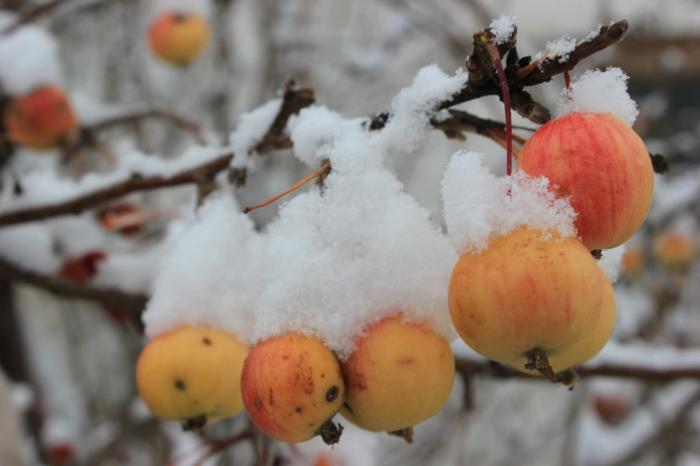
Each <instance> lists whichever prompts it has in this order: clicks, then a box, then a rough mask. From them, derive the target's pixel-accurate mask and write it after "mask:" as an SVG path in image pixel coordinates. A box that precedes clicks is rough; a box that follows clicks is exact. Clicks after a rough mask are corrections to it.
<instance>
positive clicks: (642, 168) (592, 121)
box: [518, 113, 654, 250]
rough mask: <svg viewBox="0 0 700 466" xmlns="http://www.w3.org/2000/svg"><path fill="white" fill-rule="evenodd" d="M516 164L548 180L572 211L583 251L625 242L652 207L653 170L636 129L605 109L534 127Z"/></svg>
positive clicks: (564, 117) (530, 173)
mask: <svg viewBox="0 0 700 466" xmlns="http://www.w3.org/2000/svg"><path fill="white" fill-rule="evenodd" d="M518 167H519V168H520V169H522V170H523V171H524V172H525V173H527V174H528V175H531V176H544V177H546V178H548V179H549V181H550V182H551V183H552V185H553V189H554V190H555V192H556V193H557V194H558V195H559V196H563V197H569V198H570V200H571V205H572V207H573V208H574V210H575V211H576V213H577V217H576V220H575V226H576V230H577V231H578V235H579V237H580V238H581V240H582V241H583V243H584V244H585V245H586V247H588V249H591V250H593V249H608V248H612V247H615V246H619V245H620V244H622V243H624V242H625V241H626V240H627V239H628V238H629V237H630V236H632V235H633V234H634V232H635V231H637V229H638V228H639V227H640V226H641V224H642V223H643V222H644V219H645V218H646V216H647V214H648V212H649V208H650V207H651V202H652V197H653V194H654V170H653V167H652V164H651V159H650V157H649V152H648V150H647V148H646V146H645V145H644V142H643V141H642V140H641V139H640V138H639V136H638V135H637V133H635V132H634V130H633V129H632V128H630V127H629V125H627V123H625V122H624V121H622V120H620V119H618V118H617V117H615V116H613V115H611V114H607V113H571V114H569V115H566V116H563V117H561V118H557V119H555V120H552V121H550V122H548V123H547V124H545V125H544V126H542V127H541V128H539V129H538V130H537V131H536V132H535V134H533V136H532V137H531V138H530V139H529V140H528V141H527V142H526V143H525V145H524V146H523V148H522V150H521V151H520V154H519V155H518Z"/></svg>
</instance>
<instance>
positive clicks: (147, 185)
mask: <svg viewBox="0 0 700 466" xmlns="http://www.w3.org/2000/svg"><path fill="white" fill-rule="evenodd" d="M232 158H233V154H232V153H230V152H229V153H225V154H222V155H220V156H218V157H216V158H214V159H212V160H209V161H207V162H204V163H202V164H200V165H197V166H195V167H192V168H188V169H186V170H184V171H181V172H178V173H175V174H173V175H170V176H161V175H154V176H147V177H144V176H143V175H139V174H133V175H132V176H131V177H130V178H128V179H126V180H123V181H119V182H117V183H114V184H112V185H109V186H106V187H104V188H99V189H96V190H95V191H91V192H88V193H86V194H83V195H79V196H77V197H74V198H72V199H68V200H66V201H63V202H60V203H57V204H49V205H44V206H38V207H29V208H26V209H19V210H15V211H9V212H6V213H3V214H0V226H7V225H17V224H20V223H27V222H34V221H38V220H45V219H47V218H51V217H57V216H59V215H71V214H72V215H75V214H79V213H81V212H84V211H85V210H88V209H91V208H93V207H97V206H100V205H102V204H104V203H105V202H107V201H111V200H113V199H117V198H120V197H122V196H125V195H127V194H130V193H134V192H138V191H152V190H154V189H160V188H167V187H173V186H180V185H184V184H192V183H199V182H203V181H206V180H207V179H209V178H211V177H213V176H214V175H216V174H217V173H219V172H221V171H223V170H225V169H226V168H228V166H229V163H230V162H231V159H232Z"/></svg>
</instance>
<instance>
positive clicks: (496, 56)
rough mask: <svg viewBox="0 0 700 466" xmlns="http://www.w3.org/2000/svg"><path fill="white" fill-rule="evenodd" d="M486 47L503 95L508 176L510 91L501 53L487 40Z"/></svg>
mask: <svg viewBox="0 0 700 466" xmlns="http://www.w3.org/2000/svg"><path fill="white" fill-rule="evenodd" d="M486 49H487V50H488V52H489V54H490V55H491V59H492V60H493V64H494V66H495V67H496V74H497V75H498V84H499V86H500V87H501V96H502V97H503V107H504V108H505V113H506V174H507V175H508V176H510V175H511V173H512V172H513V124H512V122H511V118H510V116H511V114H510V91H509V90H508V81H507V80H506V73H505V71H503V65H502V64H501V54H500V53H498V48H497V47H496V46H495V45H494V44H493V43H491V42H488V43H487V44H486Z"/></svg>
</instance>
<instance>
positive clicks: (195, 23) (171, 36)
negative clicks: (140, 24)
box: [148, 11, 209, 66]
mask: <svg viewBox="0 0 700 466" xmlns="http://www.w3.org/2000/svg"><path fill="white" fill-rule="evenodd" d="M148 39H149V43H150V45H151V49H152V50H153V53H155V54H156V56H158V57H159V58H161V59H162V60H164V61H166V62H168V63H172V64H174V65H178V66H186V65H188V64H189V63H190V62H192V61H193V60H194V59H195V58H197V56H198V55H199V54H200V52H201V51H202V49H203V48H204V46H205V45H206V44H207V41H208V40H209V25H208V24H207V22H206V20H205V19H204V18H203V17H202V16H200V15H198V14H195V13H183V12H177V11H168V12H165V13H162V14H161V15H160V16H158V17H157V18H156V19H155V20H154V21H153V22H152V23H151V27H150V29H149V30H148Z"/></svg>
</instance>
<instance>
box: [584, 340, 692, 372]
mask: <svg viewBox="0 0 700 466" xmlns="http://www.w3.org/2000/svg"><path fill="white" fill-rule="evenodd" d="M698 361H700V348H684V349H680V348H676V347H673V346H663V345H660V344H653V345H652V344H648V343H632V342H627V343H618V342H616V341H615V340H611V341H609V342H608V344H607V345H606V346H605V348H603V350H602V351H601V352H600V353H598V355H597V356H596V357H594V358H593V359H591V360H590V361H588V363H586V366H588V367H596V366H603V365H616V366H629V367H644V368H647V369H659V370H667V369H686V368H697V367H698Z"/></svg>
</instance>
